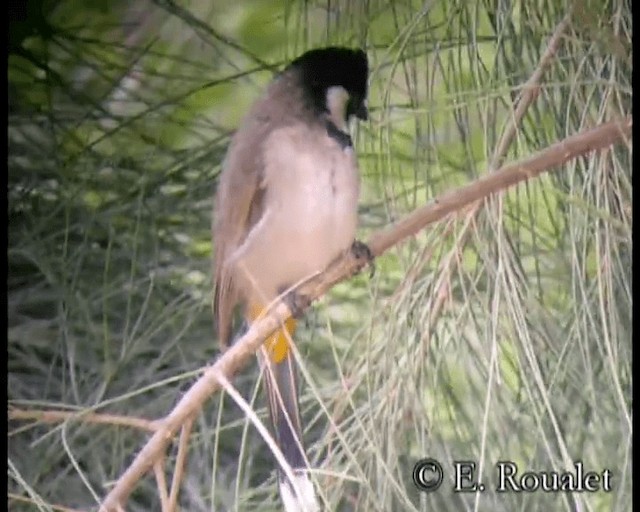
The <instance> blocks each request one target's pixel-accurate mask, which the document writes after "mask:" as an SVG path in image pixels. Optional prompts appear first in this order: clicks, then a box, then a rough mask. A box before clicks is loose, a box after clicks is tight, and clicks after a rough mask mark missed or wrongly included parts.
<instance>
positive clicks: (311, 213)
mask: <svg viewBox="0 0 640 512" xmlns="http://www.w3.org/2000/svg"><path fill="white" fill-rule="evenodd" d="M285 130H287V129H284V130H280V132H283V131H285ZM284 135H285V137H284V138H283V137H278V139H277V141H278V142H277V143H276V142H275V141H273V143H272V144H270V145H269V146H268V147H271V148H274V149H273V150H272V151H270V152H269V153H267V154H266V155H265V161H266V162H268V165H267V167H266V173H265V183H266V187H267V194H266V196H265V214H264V216H263V217H262V219H261V220H260V221H259V222H258V224H256V226H254V229H253V230H252V232H251V233H250V234H249V236H248V237H247V239H246V240H245V243H244V244H243V245H242V246H241V247H240V248H239V249H238V251H237V252H236V254H235V255H234V257H233V258H234V260H235V263H236V265H237V266H236V270H237V272H238V273H237V274H236V276H237V277H239V278H240V279H239V281H238V283H239V284H240V285H241V288H242V289H243V291H244V292H245V296H249V297H252V300H258V301H259V302H265V301H270V300H273V298H275V297H276V296H277V295H278V294H279V293H280V292H281V291H282V290H283V289H285V288H288V287H289V286H292V285H294V284H296V283H298V282H299V281H301V280H304V279H305V278H308V277H310V276H312V275H314V274H315V273H317V272H320V271H322V270H324V269H325V268H326V267H327V265H328V264H329V263H330V262H331V261H332V260H333V259H334V258H336V257H337V256H338V255H339V254H340V253H341V252H342V251H344V250H346V249H348V248H349V247H350V245H351V243H352V242H353V240H354V238H355V234H356V226H357V202H358V193H359V176H358V170H357V166H356V162H355V158H354V155H353V151H352V150H351V149H349V150H347V151H342V150H341V149H340V148H339V147H337V146H336V145H335V144H332V141H331V140H330V139H328V138H326V137H325V138H326V141H324V138H323V139H321V141H324V142H326V145H325V146H324V147H323V146H320V147H318V148H316V149H314V150H306V151H305V150H303V149H302V148H303V147H304V144H300V143H299V142H300V141H299V140H296V139H297V138H298V137H295V136H292V137H290V138H287V137H286V135H287V133H285V134H284ZM315 135H316V136H317V134H315ZM283 141H284V142H283ZM288 142H291V144H288ZM275 148H277V149H275ZM241 276H243V277H241Z"/></svg>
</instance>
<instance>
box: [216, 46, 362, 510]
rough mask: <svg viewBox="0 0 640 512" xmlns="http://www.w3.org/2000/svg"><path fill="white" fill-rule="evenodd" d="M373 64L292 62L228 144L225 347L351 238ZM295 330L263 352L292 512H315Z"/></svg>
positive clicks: (220, 293)
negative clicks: (236, 320) (360, 133)
mask: <svg viewBox="0 0 640 512" xmlns="http://www.w3.org/2000/svg"><path fill="white" fill-rule="evenodd" d="M367 75H368V63H367V56H366V54H365V53H364V52H363V51H362V50H351V49H347V48H337V47H331V48H323V49H317V50H311V51H309V52H307V53H305V54H304V55H302V56H300V57H298V58H297V59H295V60H294V61H293V62H292V63H291V64H289V66H287V67H286V68H285V69H284V71H282V72H281V73H280V74H279V75H278V76H277V77H276V78H275V79H274V80H273V81H272V82H271V84H270V85H269V86H268V88H267V90H266V92H265V94H264V95H263V96H262V98H260V99H258V101H257V102H256V103H255V104H254V105H253V107H252V108H251V110H250V111H249V113H248V115H247V116H246V117H245V119H244V120H243V122H242V124H241V126H240V128H239V129H238V131H237V132H236V133H235V135H234V136H233V139H232V141H231V144H230V146H229V150H228V153H227V156H226V159H225V161H224V164H223V170H222V174H221V176H220V179H219V182H218V189H217V199H216V203H215V210H214V224H213V243H214V245H215V293H214V315H215V319H216V323H217V329H218V336H219V339H220V342H221V344H222V345H223V346H226V345H227V344H228V343H229V342H230V338H231V335H232V316H233V312H234V309H235V308H236V306H240V307H241V308H242V313H243V315H244V318H245V320H246V321H247V322H252V321H254V320H255V319H256V318H257V317H258V316H260V314H261V313H262V312H263V311H264V309H265V308H266V307H267V306H268V305H269V304H270V303H272V301H273V300H274V299H275V298H276V297H278V296H279V295H281V294H282V293H283V292H284V291H286V290H287V289H289V288H290V287H292V286H294V285H296V284H297V283H299V282H301V281H303V280H304V279H305V278H309V277H311V276H313V275H315V274H316V273H318V272H321V271H322V270H324V269H325V268H326V267H327V265H328V264H329V263H331V261H332V260H334V259H335V258H336V257H338V256H339V255H340V254H341V253H342V252H344V251H346V250H348V249H349V248H350V247H351V246H352V244H353V242H354V239H355V233H356V225H357V202H358V194H359V188H360V185H359V183H360V178H359V172H358V166H357V162H356V157H355V153H354V148H353V144H352V140H351V136H350V135H349V126H348V125H349V121H350V119H351V118H352V117H354V116H355V117H358V118H360V119H363V120H364V119H367V116H368V112H367V104H366V96H367ZM294 330H295V320H293V319H289V320H287V321H286V322H285V324H284V325H283V328H282V329H280V330H279V331H277V332H276V333H274V334H273V335H272V336H270V338H269V339H268V340H266V342H265V344H264V346H263V349H262V350H261V354H262V355H261V357H260V359H261V363H262V366H263V368H265V382H266V389H267V393H268V398H269V399H268V404H269V411H270V416H271V421H272V423H273V425H272V426H273V435H274V438H275V440H276V442H277V443H278V446H279V447H280V449H281V450H282V452H283V454H284V456H285V459H286V460H287V462H288V463H289V464H290V465H291V467H292V468H293V470H298V471H295V473H294V474H295V477H296V480H295V482H291V481H288V479H287V478H286V477H285V476H284V474H283V473H282V472H281V471H279V481H280V493H281V496H282V500H283V502H284V505H285V509H286V510H287V511H294V510H295V511H301V510H306V511H311V510H317V502H316V499H315V493H314V490H313V485H312V484H311V481H310V480H309V478H308V476H307V475H306V472H305V470H306V469H307V468H308V464H307V461H306V457H305V454H304V449H303V445H302V428H301V425H300V414H299V411H298V398H297V383H296V371H295V366H294V364H295V360H294V356H293V354H292V352H291V349H290V345H289V343H290V335H291V334H292V333H293V331H294Z"/></svg>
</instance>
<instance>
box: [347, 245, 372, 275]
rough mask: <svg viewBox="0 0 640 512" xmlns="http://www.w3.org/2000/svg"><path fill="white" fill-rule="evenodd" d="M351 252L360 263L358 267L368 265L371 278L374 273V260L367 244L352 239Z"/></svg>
mask: <svg viewBox="0 0 640 512" xmlns="http://www.w3.org/2000/svg"><path fill="white" fill-rule="evenodd" d="M351 254H353V256H354V257H355V258H356V259H357V260H359V261H360V262H361V263H362V266H361V267H360V268H362V267H364V266H365V265H368V266H369V279H371V278H372V277H373V276H374V274H375V273H376V262H375V256H374V255H373V253H372V252H371V249H369V246H368V245H367V244H365V243H364V242H361V241H360V240H354V241H353V244H351Z"/></svg>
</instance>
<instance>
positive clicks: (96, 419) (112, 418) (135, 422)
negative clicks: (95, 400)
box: [7, 407, 158, 432]
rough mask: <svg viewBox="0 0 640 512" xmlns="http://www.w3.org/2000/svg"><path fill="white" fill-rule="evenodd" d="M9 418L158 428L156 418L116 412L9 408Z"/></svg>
mask: <svg viewBox="0 0 640 512" xmlns="http://www.w3.org/2000/svg"><path fill="white" fill-rule="evenodd" d="M7 417H8V419H9V420H21V421H26V420H34V421H35V422H36V423H60V422H63V421H82V422H83V423H93V424H96V425H111V426H117V427H130V428H136V429H139V430H147V431H149V432H155V431H156V430H157V429H158V424H157V421H156V420H145V419H143V418H134V417H131V416H119V415H117V414H97V413H95V412H83V411H59V410H40V409H38V410H25V409H16V408H14V407H11V408H9V410H8V411H7Z"/></svg>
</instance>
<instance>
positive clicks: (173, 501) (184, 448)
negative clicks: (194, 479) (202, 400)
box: [169, 417, 193, 512]
mask: <svg viewBox="0 0 640 512" xmlns="http://www.w3.org/2000/svg"><path fill="white" fill-rule="evenodd" d="M192 428H193V417H190V418H188V419H187V421H186V422H185V424H184V425H182V430H181V431H180V442H179V443H178V455H177V457H176V464H175V468H174V470H173V478H172V479H171V494H170V495H169V512H175V510H177V508H176V507H177V505H178V494H179V493H180V483H181V482H182V475H183V474H184V466H185V463H186V461H187V454H188V453H189V437H190V436H191V429H192Z"/></svg>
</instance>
